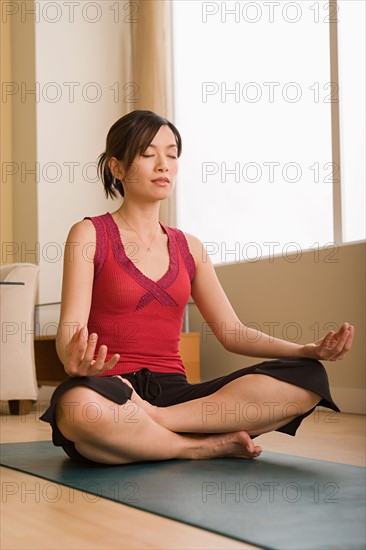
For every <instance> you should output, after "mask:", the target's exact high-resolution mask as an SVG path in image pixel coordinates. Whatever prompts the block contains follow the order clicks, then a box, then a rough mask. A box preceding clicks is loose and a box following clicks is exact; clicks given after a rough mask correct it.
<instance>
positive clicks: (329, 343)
mask: <svg viewBox="0 0 366 550" xmlns="http://www.w3.org/2000/svg"><path fill="white" fill-rule="evenodd" d="M334 334H335V333H334V331H333V330H331V331H330V332H328V334H327V335H326V336H325V337H324V338H323V342H322V346H323V347H325V348H327V349H331V347H332V340H333V337H334Z"/></svg>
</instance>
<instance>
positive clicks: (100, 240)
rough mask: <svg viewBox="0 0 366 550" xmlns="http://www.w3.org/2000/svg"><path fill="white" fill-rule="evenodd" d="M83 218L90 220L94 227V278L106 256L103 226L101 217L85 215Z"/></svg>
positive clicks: (100, 269)
mask: <svg viewBox="0 0 366 550" xmlns="http://www.w3.org/2000/svg"><path fill="white" fill-rule="evenodd" d="M84 220H90V221H91V222H92V223H93V225H94V228H95V233H96V247H95V256H94V278H97V277H98V275H99V273H100V272H101V271H102V268H103V266H104V264H105V261H106V258H107V237H106V232H105V227H104V224H103V221H102V220H101V217H100V216H98V217H94V218H91V217H89V216H88V217H85V218H84Z"/></svg>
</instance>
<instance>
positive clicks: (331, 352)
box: [185, 233, 354, 361]
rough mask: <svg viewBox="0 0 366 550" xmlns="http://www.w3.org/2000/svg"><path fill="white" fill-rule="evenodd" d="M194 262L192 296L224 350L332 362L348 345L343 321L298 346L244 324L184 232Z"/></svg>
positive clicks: (200, 249) (199, 247)
mask: <svg viewBox="0 0 366 550" xmlns="http://www.w3.org/2000/svg"><path fill="white" fill-rule="evenodd" d="M185 235H186V238H187V241H188V244H189V248H190V250H191V253H192V255H193V257H194V259H195V263H196V275H195V277H194V279H193V281H192V298H193V300H194V302H195V303H196V305H197V307H198V309H199V311H200V312H201V314H202V316H203V318H204V319H205V321H206V323H207V327H206V328H207V331H206V332H209V331H211V332H212V333H213V334H215V336H216V337H217V338H218V340H219V341H220V342H221V344H222V345H223V346H224V348H225V349H227V350H228V351H231V352H233V353H238V354H240V355H247V356H250V357H263V358H279V357H309V358H313V359H324V360H330V361H335V360H337V359H342V358H343V357H344V355H345V353H346V352H347V351H348V350H349V349H350V348H351V346H352V341H353V335H354V327H353V326H352V325H350V324H349V323H344V324H343V325H342V327H341V329H340V330H339V331H338V333H334V332H333V331H332V332H329V333H328V334H327V335H326V336H325V337H324V338H322V339H321V340H318V341H317V342H315V343H312V344H307V345H300V344H294V343H292V342H287V341H286V340H281V339H279V338H274V337H273V336H269V335H268V334H265V333H264V332H260V331H258V330H256V329H253V328H250V327H247V326H245V325H244V324H243V323H242V322H241V321H240V319H239V318H238V316H237V315H236V313H235V311H234V309H233V307H232V305H231V304H230V302H229V300H228V298H227V296H226V294H225V292H224V290H223V288H222V286H221V284H220V281H219V280H218V278H217V275H216V272H215V270H214V267H213V265H212V262H211V259H210V257H209V255H208V254H207V252H206V250H205V247H204V246H203V244H202V242H201V241H200V240H199V239H198V238H197V237H194V236H193V235H190V234H188V233H186V234H185Z"/></svg>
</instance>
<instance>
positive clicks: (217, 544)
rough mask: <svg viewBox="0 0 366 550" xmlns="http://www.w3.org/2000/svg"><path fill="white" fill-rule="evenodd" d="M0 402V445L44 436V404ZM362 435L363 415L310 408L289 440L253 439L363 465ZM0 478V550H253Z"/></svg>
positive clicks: (68, 492)
mask: <svg viewBox="0 0 366 550" xmlns="http://www.w3.org/2000/svg"><path fill="white" fill-rule="evenodd" d="M2 405H3V407H2V411H1V413H0V431H1V442H3V443H8V442H20V441H41V440H49V439H51V431H50V428H49V425H48V424H45V423H44V422H41V421H39V419H38V417H39V415H40V414H42V412H43V411H44V410H45V406H46V405H45V404H44V403H42V404H39V403H37V404H36V407H35V410H34V411H33V412H31V413H30V414H29V415H27V416H21V417H14V416H10V415H9V414H8V413H7V408H6V405H5V404H2ZM364 436H365V417H364V416H361V415H351V414H342V413H338V414H337V413H331V412H324V411H315V413H313V414H312V415H311V416H309V417H307V418H306V419H305V420H304V421H303V423H302V425H301V427H300V428H299V430H298V433H297V435H296V437H291V436H287V435H285V434H281V433H277V432H274V433H271V434H267V435H262V436H260V437H258V438H257V439H256V441H257V442H258V443H259V444H260V445H262V447H263V449H264V451H263V454H262V456H265V451H266V450H268V451H275V452H280V453H286V454H292V455H298V456H304V457H310V458H319V459H322V460H330V461H333V462H339V463H344V464H353V465H356V466H364V465H365V437H364ZM1 480H2V493H3V495H2V502H1V520H2V521H1V541H0V548H1V549H2V550H11V549H15V548H16V549H21V550H28V549H37V550H39V549H55V550H64V549H65V550H66V549H70V550H71V549H72V550H74V549H76V548H78V549H88V550H89V549H100V550H108V549H145V548H146V549H167V550H168V549H169V550H175V549H182V550H183V549H184V550H188V549H210V550H214V549H225V550H229V549H234V548H246V549H248V548H255V547H254V546H251V545H249V544H244V543H241V542H238V541H235V540H233V539H230V538H227V537H223V536H219V535H215V534H213V533H210V532H208V531H204V530H201V529H198V528H195V527H190V526H188V525H184V524H182V523H179V522H176V521H173V520H169V519H165V518H162V517H159V516H156V515H154V514H151V513H148V512H143V511H140V510H136V509H134V508H130V507H128V506H125V505H122V504H118V503H114V502H112V501H109V500H105V499H102V498H101V499H96V500H95V499H94V498H91V499H90V500H88V498H87V496H86V495H85V494H83V493H82V492H81V491H77V490H74V489H70V488H67V487H63V486H57V488H58V489H57V490H58V492H57V498H55V497H54V496H53V495H52V494H49V495H48V498H45V497H44V495H45V494H46V495H47V492H46V491H50V489H51V491H52V490H55V484H52V486H51V487H50V482H48V481H46V480H42V479H40V478H37V477H34V476H30V475H26V474H23V473H21V472H17V471H15V470H11V469H8V468H1ZM52 500H55V502H51V501H52Z"/></svg>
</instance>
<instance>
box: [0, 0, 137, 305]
mask: <svg viewBox="0 0 366 550" xmlns="http://www.w3.org/2000/svg"><path fill="white" fill-rule="evenodd" d="M118 5H119V8H120V9H119V10H118V9H117V7H118ZM88 6H89V7H88V9H87V10H85V9H84V8H85V4H82V3H75V5H74V8H73V10H71V8H70V6H68V5H67V3H58V4H56V3H55V2H51V3H42V2H34V1H33V0H27V1H26V2H14V3H12V5H11V6H10V3H9V10H10V8H11V12H9V13H7V14H6V20H7V25H8V27H7V28H9V29H11V68H12V74H11V76H10V73H8V75H9V76H8V75H7V78H8V79H9V81H11V82H12V83H13V85H14V88H13V93H12V94H9V97H8V100H9V105H10V102H12V106H13V111H12V127H13V138H12V144H13V151H12V153H10V152H9V153H7V155H8V157H11V159H10V160H11V161H12V162H13V167H14V172H16V173H15V175H14V177H13V178H12V180H11V178H10V177H8V181H9V182H11V181H12V189H13V193H12V195H13V204H12V197H11V194H9V193H8V196H6V197H5V199H6V200H4V204H5V205H6V211H7V212H11V214H12V220H11V221H10V222H9V223H8V226H9V227H10V229H9V231H10V233H9V232H8V233H7V234H3V233H2V241H4V236H6V235H7V236H6V239H7V240H11V242H12V247H10V246H9V247H8V250H9V252H13V254H10V253H9V254H7V256H6V258H4V254H2V256H3V257H2V260H3V261H4V259H5V260H6V261H22V262H32V263H39V265H40V268H41V275H40V286H39V297H38V302H39V303H45V302H55V301H58V300H59V299H60V295H61V278H62V253H63V247H64V243H65V240H66V237H67V233H68V230H69V228H70V227H71V225H72V224H74V223H75V222H77V221H79V220H81V219H82V218H83V217H84V216H88V215H98V214H101V213H104V212H106V211H108V210H114V209H115V208H116V207H118V203H117V202H116V203H113V202H112V201H110V200H109V201H108V200H106V198H105V196H104V192H103V189H102V185H101V183H100V182H97V181H96V161H97V158H98V156H99V154H100V153H101V152H102V151H103V150H104V146H105V138H106V135H107V132H108V130H109V128H110V126H111V125H112V124H113V123H114V122H115V120H117V118H119V117H120V116H122V115H123V114H125V113H126V112H128V111H129V110H130V109H131V103H130V102H129V101H128V99H129V98H128V91H129V90H128V89H127V90H126V89H125V88H124V86H125V85H128V82H129V80H130V75H129V70H128V65H129V63H128V58H129V56H130V52H129V48H130V46H129V44H130V23H129V21H128V18H126V11H123V2H115V3H114V4H113V6H114V8H113V10H112V9H109V8H110V4H109V3H105V4H104V3H102V2H99V3H88ZM4 17H5V16H4ZM8 41H9V40H8ZM9 125H10V124H9ZM2 153H3V152H2ZM4 189H5V186H4V185H2V198H3V191H4ZM5 190H6V189H5ZM11 231H12V233H13V234H12V235H11ZM9 235H10V236H9Z"/></svg>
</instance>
